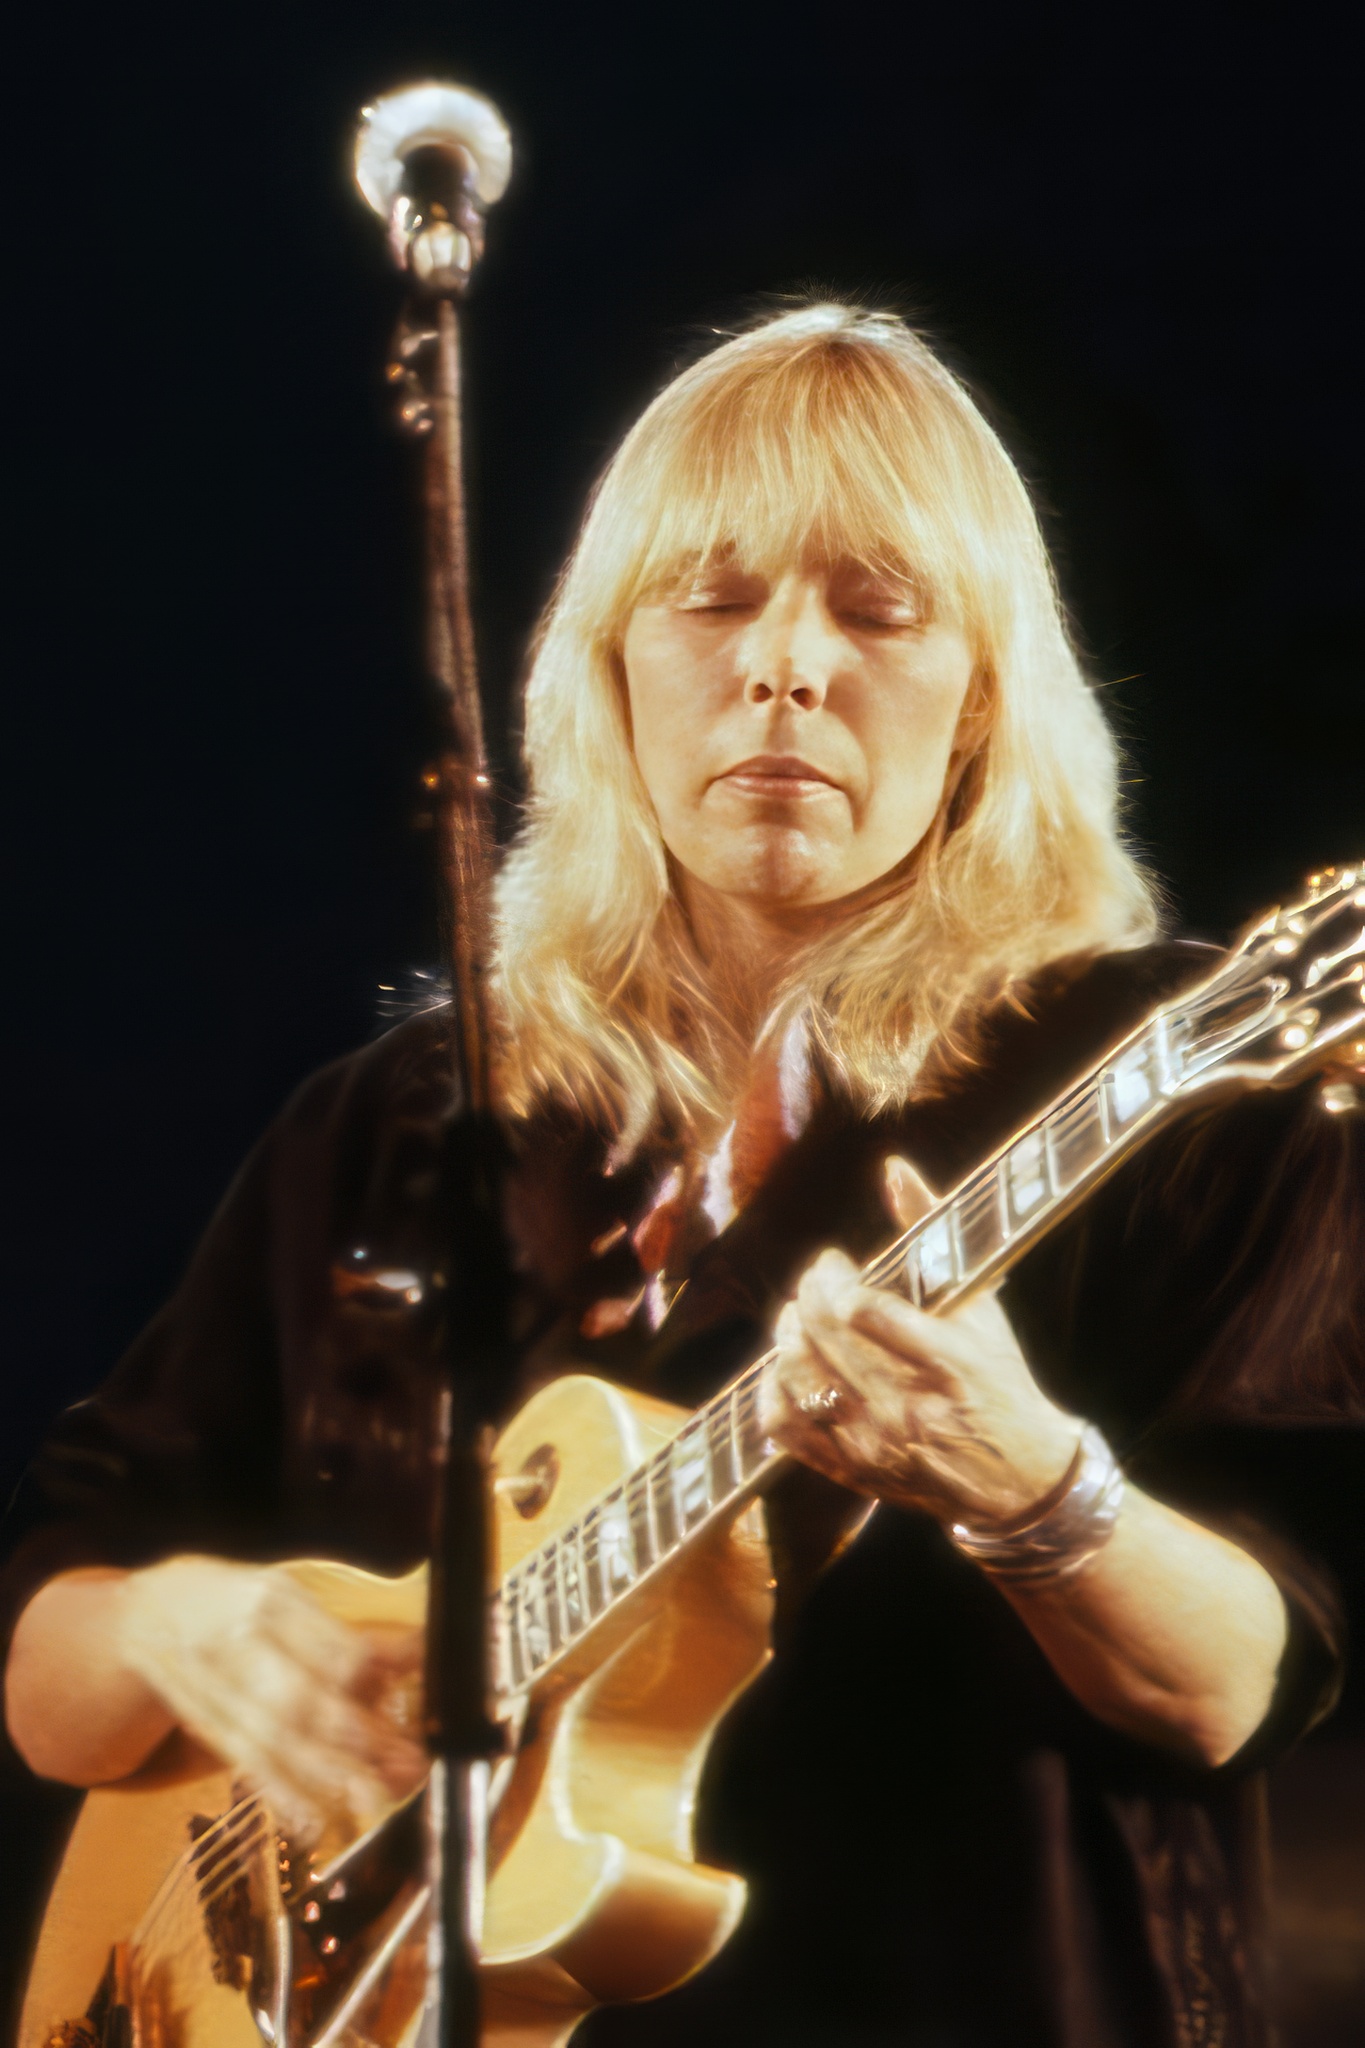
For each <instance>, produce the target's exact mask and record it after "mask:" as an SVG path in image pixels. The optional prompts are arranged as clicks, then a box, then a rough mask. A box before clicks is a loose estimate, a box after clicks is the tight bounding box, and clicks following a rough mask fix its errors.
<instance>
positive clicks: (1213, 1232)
mask: <svg viewBox="0 0 1365 2048" xmlns="http://www.w3.org/2000/svg"><path fill="white" fill-rule="evenodd" d="M1333 1101H1336V1102H1339V1101H1340V1096H1339V1095H1337V1096H1335V1097H1331V1096H1328V1097H1324V1093H1323V1091H1322V1089H1321V1088H1320V1086H1318V1085H1317V1084H1307V1085H1305V1086H1303V1087H1300V1088H1297V1089H1295V1090H1292V1091H1286V1092H1278V1091H1266V1092H1264V1093H1258V1094H1255V1095H1248V1096H1246V1097H1243V1098H1241V1099H1239V1100H1236V1101H1233V1102H1231V1103H1227V1102H1225V1103H1223V1104H1221V1105H1214V1106H1210V1107H1209V1108H1208V1109H1207V1110H1205V1111H1202V1112H1200V1113H1199V1114H1197V1115H1196V1116H1194V1117H1192V1118H1189V1119H1186V1120H1185V1121H1183V1122H1182V1123H1181V1124H1179V1125H1178V1126H1176V1127H1175V1128H1174V1129H1173V1130H1171V1131H1170V1132H1168V1133H1166V1134H1164V1135H1163V1136H1162V1137H1160V1138H1158V1139H1156V1140H1154V1141H1153V1142H1152V1144H1151V1145H1150V1146H1148V1147H1147V1148H1146V1149H1145V1150H1144V1151H1143V1152H1140V1153H1139V1154H1137V1155H1136V1157H1135V1158H1134V1159H1133V1160H1131V1161H1130V1162H1129V1163H1128V1164H1127V1165H1126V1166H1125V1167H1124V1168H1123V1169H1122V1170H1121V1171H1120V1172H1119V1173H1117V1174H1116V1175H1115V1176H1114V1178H1113V1179H1112V1180H1111V1181H1110V1182H1109V1183H1108V1185H1107V1186H1106V1187H1104V1188H1103V1189H1101V1190H1100V1192H1099V1193H1098V1194H1097V1196H1096V1197H1095V1198H1094V1199H1093V1200H1092V1201H1090V1202H1089V1203H1087V1204H1086V1205H1085V1206H1084V1207H1083V1208H1082V1209H1081V1210H1080V1211H1079V1212H1078V1214H1077V1215H1076V1217H1074V1218H1073V1219H1071V1221H1070V1222H1069V1223H1068V1224H1066V1225H1064V1226H1063V1227H1062V1229H1061V1230H1060V1231H1059V1232H1057V1233H1055V1234H1054V1237H1053V1238H1052V1239H1050V1240H1048V1241H1046V1242H1045V1243H1044V1244H1043V1245H1042V1246H1040V1247H1039V1248H1038V1250H1037V1251H1036V1252H1035V1253H1033V1254H1032V1255H1030V1257H1029V1258H1028V1259H1026V1260H1025V1261H1023V1262H1022V1264H1021V1266H1020V1268H1019V1269H1018V1272H1017V1273H1016V1275H1015V1276H1013V1278H1012V1281H1011V1283H1010V1287H1009V1290H1008V1295H1007V1298H1008V1300H1009V1303H1010V1308H1011V1312H1012V1314H1013V1315H1014V1317H1015V1320H1016V1324H1017V1326H1018V1327H1019V1330H1020V1334H1021V1337H1022V1338H1023V1340H1024V1343H1025V1348H1026V1349H1027V1350H1028V1351H1029V1354H1030V1356H1031V1357H1032V1358H1033V1359H1034V1360H1035V1363H1036V1365H1037V1367H1038V1370H1039V1375H1040V1378H1041V1379H1042V1380H1043V1381H1044V1383H1045V1384H1046V1385H1047V1386H1048V1388H1049V1391H1051V1392H1052V1393H1054V1395H1055V1396H1056V1397H1057V1398H1059V1399H1061V1400H1063V1401H1065V1402H1066V1403H1067V1404H1068V1405H1069V1406H1071V1407H1073V1408H1074V1409H1076V1410H1077V1411H1078V1412H1081V1413H1084V1414H1087V1415H1089V1416H1090V1417H1091V1419H1092V1420H1094V1421H1096V1422H1098V1423H1099V1424H1100V1426H1101V1427H1102V1428H1103V1429H1104V1431H1105V1433H1106V1435H1107V1436H1108V1437H1109V1439H1110V1441H1111V1442H1112V1443H1113V1445H1114V1447H1115V1449H1116V1450H1118V1451H1119V1453H1120V1455H1121V1456H1122V1458H1123V1460H1124V1464H1125V1467H1126V1469H1127V1470H1128V1471H1129V1473H1130V1474H1131V1476H1132V1478H1133V1479H1134V1480H1135V1481H1136V1483H1138V1484H1139V1485H1142V1486H1143V1487H1145V1488H1146V1489H1147V1491H1149V1492H1150V1493H1152V1494H1153V1495H1154V1496H1155V1497H1156V1498H1158V1499H1161V1500H1164V1501H1167V1502H1168V1503H1169V1504H1170V1505H1171V1506H1173V1507H1176V1508H1177V1509H1179V1510H1180V1511H1181V1512H1183V1513H1186V1514H1188V1515H1190V1516H1191V1518H1192V1519H1194V1520H1196V1521H1200V1522H1203V1523H1205V1524H1206V1525H1207V1526H1209V1527H1212V1528H1216V1529H1218V1530H1219V1531H1220V1532H1221V1533H1224V1534H1226V1535H1227V1536H1228V1537H1229V1538H1230V1539H1231V1540H1232V1541H1234V1542H1236V1543H1238V1544H1239V1545H1240V1547H1241V1548H1243V1549H1244V1550H1246V1551H1248V1552H1249V1553H1250V1554H1252V1555H1253V1556H1255V1557H1256V1558H1257V1559H1258V1560H1259V1561H1260V1562H1261V1563H1262V1564H1263V1565H1264V1566H1265V1568H1266V1570H1268V1571H1269V1572H1270V1573H1271V1574H1272V1576H1273V1577H1274V1578H1275V1579H1276V1581H1277V1583H1278V1584H1279V1586H1280V1589H1281V1592H1282V1594H1283V1596H1284V1600H1285V1605H1286V1610H1287V1612H1288V1615H1289V1641H1288V1646H1287V1650H1286V1654H1285V1657H1284V1660H1283V1663H1282V1667H1281V1676H1280V1684H1279V1688H1278V1691H1277V1695H1276V1698H1275V1701H1274V1703H1273V1705H1272V1709H1271V1712H1270V1715H1269V1717H1268V1719H1267V1721H1266V1722H1265V1724H1264V1725H1263V1727H1262V1729H1261V1730H1260V1731H1258V1734H1257V1736H1256V1737H1255V1738H1254V1739H1253V1742H1252V1743H1251V1744H1250V1745H1249V1746H1248V1749H1247V1750H1246V1751H1244V1752H1243V1753H1242V1755H1241V1756H1240V1757H1239V1758H1238V1759H1236V1760H1235V1763H1236V1764H1237V1765H1238V1766H1244V1765H1246V1764H1249V1763H1253V1762H1259V1761H1261V1760H1262V1759H1263V1758H1264V1757H1265V1756H1266V1755H1267V1754H1270V1753H1273V1752H1274V1751H1276V1750H1278V1749H1280V1748H1283V1747H1285V1746H1287V1745H1288V1744H1289V1743H1291V1742H1292V1741H1294V1740H1295V1739H1296V1738H1297V1737H1298V1736H1299V1735H1300V1734H1302V1733H1303V1732H1305V1731H1306V1730H1307V1729H1308V1728H1310V1727H1311V1726H1313V1725H1314V1723H1315V1722H1316V1721H1318V1720H1320V1719H1322V1717H1323V1716H1324V1715H1326V1714H1327V1713H1328V1712H1330V1711H1332V1710H1333V1708H1334V1707H1336V1708H1338V1709H1339V1711H1340V1712H1341V1713H1342V1714H1343V1715H1344V1716H1346V1717H1347V1718H1349V1719H1352V1720H1359V1719H1360V1717H1361V1714H1362V1711H1365V1699H1363V1698H1361V1697H1360V1696H1359V1695H1360V1693H1361V1691H1362V1688H1361V1687H1360V1685H1359V1682H1358V1681H1354V1680H1352V1679H1351V1677H1350V1673H1349V1670H1348V1665H1347V1645H1348V1634H1349V1627H1350V1623H1351V1620H1352V1619H1353V1617H1356V1616H1360V1615H1362V1614H1365V1557H1363V1556H1362V1550H1363V1549H1365V1546H1362V1545H1361V1543H1360V1541H1359V1539H1358V1536H1357V1535H1356V1532H1355V1528H1354V1526H1353V1525H1354V1522H1355V1518H1356V1506H1355V1504H1356V1503H1357V1502H1358V1501H1359V1500H1360V1498H1361V1497H1362V1486H1363V1485H1365V1115H1363V1114H1362V1113H1361V1110H1360V1108H1359V1107H1357V1108H1356V1109H1355V1110H1348V1111H1347V1112H1346V1113H1337V1114H1333V1113H1331V1110H1330V1109H1329V1107H1328V1104H1330V1103H1332V1102H1333Z"/></svg>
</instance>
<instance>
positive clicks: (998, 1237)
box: [954, 1166, 1008, 1273]
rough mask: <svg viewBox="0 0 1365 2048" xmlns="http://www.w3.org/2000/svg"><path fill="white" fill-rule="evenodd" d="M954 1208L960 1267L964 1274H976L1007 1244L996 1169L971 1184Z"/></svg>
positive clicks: (998, 1176)
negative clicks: (960, 1249) (960, 1256)
mask: <svg viewBox="0 0 1365 2048" xmlns="http://www.w3.org/2000/svg"><path fill="white" fill-rule="evenodd" d="M954 1206H955V1208H956V1210H957V1213H958V1235H959V1239H960V1242H961V1246H962V1262H963V1266H964V1268H965V1270H966V1272H967V1273H975V1272H977V1271H978V1270H979V1269H980V1268H981V1267H982V1266H985V1265H988V1264H989V1262H990V1261H991V1260H992V1259H993V1258H994V1257H995V1255H996V1253H997V1252H999V1251H1000V1250H1001V1249H1002V1247H1003V1246H1004V1245H1005V1244H1006V1243H1007V1242H1008V1229H1007V1226H1006V1225H1005V1224H1004V1223H1003V1221H1002V1216H1003V1206H1002V1203H1001V1199H1000V1171H999V1168H998V1167H995V1166H993V1167H992V1168H991V1169H990V1171H989V1173H987V1174H986V1175H984V1176H983V1177H982V1178H981V1179H979V1180H977V1181H976V1182H974V1183H973V1184H971V1185H970V1186H969V1187H968V1188H967V1189H966V1191H965V1192H964V1194H963V1195H962V1196H961V1197H960V1199H959V1200H958V1201H957V1202H956V1203H955V1204H954Z"/></svg>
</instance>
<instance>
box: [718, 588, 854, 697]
mask: <svg viewBox="0 0 1365 2048" xmlns="http://www.w3.org/2000/svg"><path fill="white" fill-rule="evenodd" d="M841 647H842V642H841V636H840V634H839V630H838V628H837V626H836V625H835V622H834V620H833V619H832V618H831V617H830V613H829V608H828V606H827V604H826V602H825V594H824V590H823V588H822V586H821V585H820V584H818V583H816V582H813V581H811V580H809V579H807V578H806V577H796V576H785V577H783V579H782V581H781V582H780V583H778V584H777V585H776V586H775V588H774V589H773V591H772V593H771V595H770V596H769V598H768V600H767V603H766V604H765V605H764V606H763V609H762V610H761V611H760V612H759V614H758V616H757V618H755V619H754V620H753V621H752V623H751V624H750V626H749V629H748V631H747V632H746V633H745V635H744V638H743V642H742V645H741V650H740V656H741V664H742V671H743V679H744V701H745V703H746V704H771V703H792V704H795V705H797V706H799V708H800V709H801V710H802V711H816V710H818V709H819V707H820V706H821V705H822V704H823V703H824V701H825V698H826V696H827V695H828V693H829V686H830V683H831V681H832V680H833V677H834V674H835V671H836V669H837V667H838V664H839V661H840V658H841Z"/></svg>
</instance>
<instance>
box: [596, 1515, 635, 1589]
mask: <svg viewBox="0 0 1365 2048" xmlns="http://www.w3.org/2000/svg"><path fill="white" fill-rule="evenodd" d="M597 1554H598V1558H599V1560H600V1565H601V1572H602V1595H603V1605H604V1606H607V1605H610V1603H611V1602H612V1601H613V1600H614V1599H615V1598H616V1597H617V1595H618V1594H619V1593H624V1592H625V1591H626V1590H627V1588H628V1587H630V1586H632V1585H634V1583H635V1546H634V1544H633V1542H632V1541H631V1529H630V1511H629V1509H628V1508H627V1507H626V1504H625V1500H624V1497H623V1494H622V1489H621V1488H620V1487H619V1486H618V1487H616V1488H615V1489H614V1490H613V1491H612V1492H611V1493H609V1494H608V1495H607V1497H606V1499H605V1500H604V1501H603V1502H602V1503H601V1511H600V1513H599V1516H598V1521H597Z"/></svg>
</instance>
